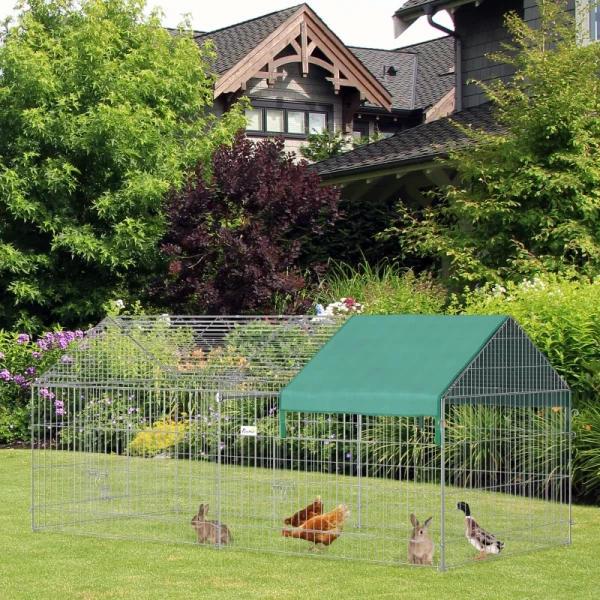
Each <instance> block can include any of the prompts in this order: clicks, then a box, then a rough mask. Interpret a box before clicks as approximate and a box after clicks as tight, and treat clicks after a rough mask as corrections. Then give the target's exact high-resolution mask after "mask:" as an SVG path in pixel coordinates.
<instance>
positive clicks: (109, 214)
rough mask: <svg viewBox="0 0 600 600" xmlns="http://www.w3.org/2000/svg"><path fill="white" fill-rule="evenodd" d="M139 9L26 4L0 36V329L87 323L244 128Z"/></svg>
mask: <svg viewBox="0 0 600 600" xmlns="http://www.w3.org/2000/svg"><path fill="white" fill-rule="evenodd" d="M213 58H214V52H213V50H212V48H211V47H210V45H205V46H202V47H198V45H197V44H196V42H195V41H194V39H193V38H192V35H191V33H189V32H185V31H183V30H181V31H179V33H178V34H177V35H173V34H171V33H170V32H169V31H167V30H166V29H164V28H163V27H162V26H161V24H160V20H159V13H158V12H156V11H152V12H151V13H150V15H149V16H146V5H145V2H144V0H82V1H81V2H79V1H76V0H32V1H30V2H28V3H26V4H25V5H24V7H23V9H22V11H21V12H20V13H19V16H18V21H17V23H16V24H14V25H7V26H6V28H5V30H4V31H3V32H2V34H1V35H0V319H2V321H3V322H4V323H5V324H6V326H7V327H11V328H12V327H15V326H16V325H17V324H21V325H22V326H24V327H25V328H26V329H27V330H30V331H31V330H34V329H38V328H39V327H40V326H41V324H44V323H45V324H49V323H53V322H57V321H58V322H61V323H64V324H67V325H75V324H80V323H88V322H90V321H96V320H98V318H99V316H100V314H101V310H100V309H101V305H102V303H103V302H104V301H105V299H106V298H110V297H119V296H120V297H123V298H126V299H127V298H129V297H130V296H132V295H135V294H136V293H137V292H139V290H140V289H143V288H144V285H145V282H146V280H147V277H148V276H149V273H153V272H154V271H155V270H156V269H157V268H158V266H159V265H160V264H161V263H160V260H161V257H160V253H159V251H158V246H157V242H158V240H159V239H160V237H161V236H162V235H163V234H164V231H165V221H164V217H163V215H162V213H161V202H162V199H163V197H164V195H165V193H166V192H167V191H168V190H169V187H170V185H179V184H180V183H181V181H182V177H183V173H184V171H185V168H187V167H188V166H190V165H192V164H194V163H195V162H196V160H197V159H198V158H199V157H200V158H203V159H205V160H208V158H209V157H210V155H211V152H212V149H213V147H215V146H216V145H218V144H221V143H224V142H228V141H229V140H230V139H231V137H232V135H233V132H235V131H237V130H238V129H239V128H240V127H243V126H244V117H243V115H242V114H241V112H240V111H241V109H240V108H239V107H237V108H234V109H233V110H232V111H230V112H228V113H227V115H226V116H225V117H223V118H221V119H220V120H217V119H216V118H214V117H212V116H209V115H207V114H206V113H207V110H208V109H210V107H211V105H212V101H213V83H214V81H215V76H214V75H213V74H211V73H210V67H209V65H210V63H211V61H212V59H213Z"/></svg>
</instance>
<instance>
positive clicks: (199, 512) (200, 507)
mask: <svg viewBox="0 0 600 600" xmlns="http://www.w3.org/2000/svg"><path fill="white" fill-rule="evenodd" d="M203 511H204V504H201V505H200V506H199V507H198V514H199V515H200V516H202V512H203Z"/></svg>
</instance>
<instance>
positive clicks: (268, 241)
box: [162, 132, 339, 314]
mask: <svg viewBox="0 0 600 600" xmlns="http://www.w3.org/2000/svg"><path fill="white" fill-rule="evenodd" d="M338 198H339V190H338V189H337V188H333V187H323V188H322V187H320V186H319V178H318V176H317V175H315V174H313V173H310V172H309V171H308V170H307V164H306V162H301V163H299V164H296V163H295V162H294V159H293V155H291V154H287V155H284V153H283V140H281V139H278V140H271V139H269V140H263V141H261V142H258V143H256V144H255V143H253V142H251V141H250V140H248V139H247V138H245V136H244V135H243V133H242V132H240V133H239V134H238V137H237V138H236V140H235V142H234V144H233V146H232V147H227V146H222V147H221V148H219V150H218V151H217V152H216V153H215V155H214V157H213V161H212V165H211V175H210V177H206V176H205V168H204V165H203V163H201V162H199V163H198V164H197V165H196V168H195V169H194V170H192V171H190V172H189V173H188V177H187V180H186V183H185V186H184V187H183V188H181V189H175V188H173V189H172V191H171V194H170V198H169V204H168V211H169V225H170V229H169V232H168V234H167V236H166V238H165V240H164V250H165V251H166V252H167V254H168V255H169V256H170V258H171V264H170V272H171V276H170V278H169V279H168V280H167V281H166V283H165V285H164V287H163V288H162V289H163V292H164V293H165V303H166V304H167V305H168V306H169V307H172V309H173V310H174V311H181V312H184V313H198V312H200V313H203V312H205V311H206V312H208V313H223V314H241V313H260V312H263V313H269V312H271V311H272V308H273V305H274V301H275V298H276V296H277V295H279V296H280V297H284V298H285V297H287V298H288V301H287V307H286V308H287V311H294V310H301V309H302V308H303V306H298V305H297V302H300V303H301V297H300V295H299V292H300V291H301V290H302V289H303V288H304V286H305V285H306V278H305V277H304V276H302V274H301V273H300V271H299V269H298V256H299V254H300V250H301V248H302V244H303V243H304V242H305V241H306V240H310V239H311V238H312V237H314V236H318V235H320V234H321V233H322V231H323V226H324V224H325V223H331V222H333V221H334V220H335V219H336V216H337V200H338Z"/></svg>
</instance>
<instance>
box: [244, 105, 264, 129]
mask: <svg viewBox="0 0 600 600" xmlns="http://www.w3.org/2000/svg"><path fill="white" fill-rule="evenodd" d="M246 118H247V119H248V125H246V129H247V130H248V131H262V130H263V111H262V110H261V109H260V108H247V109H246Z"/></svg>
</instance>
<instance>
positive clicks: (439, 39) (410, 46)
mask: <svg viewBox="0 0 600 600" xmlns="http://www.w3.org/2000/svg"><path fill="white" fill-rule="evenodd" d="M448 38H452V36H451V35H440V37H436V38H433V39H432V40H426V41H424V42H415V43H414V44H409V45H408V46H399V47H398V48H396V49H395V50H396V51H397V52H402V51H403V50H406V49H407V48H414V47H415V46H425V44H432V43H433V42H439V41H441V40H447V39H448ZM407 54H412V52H407Z"/></svg>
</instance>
